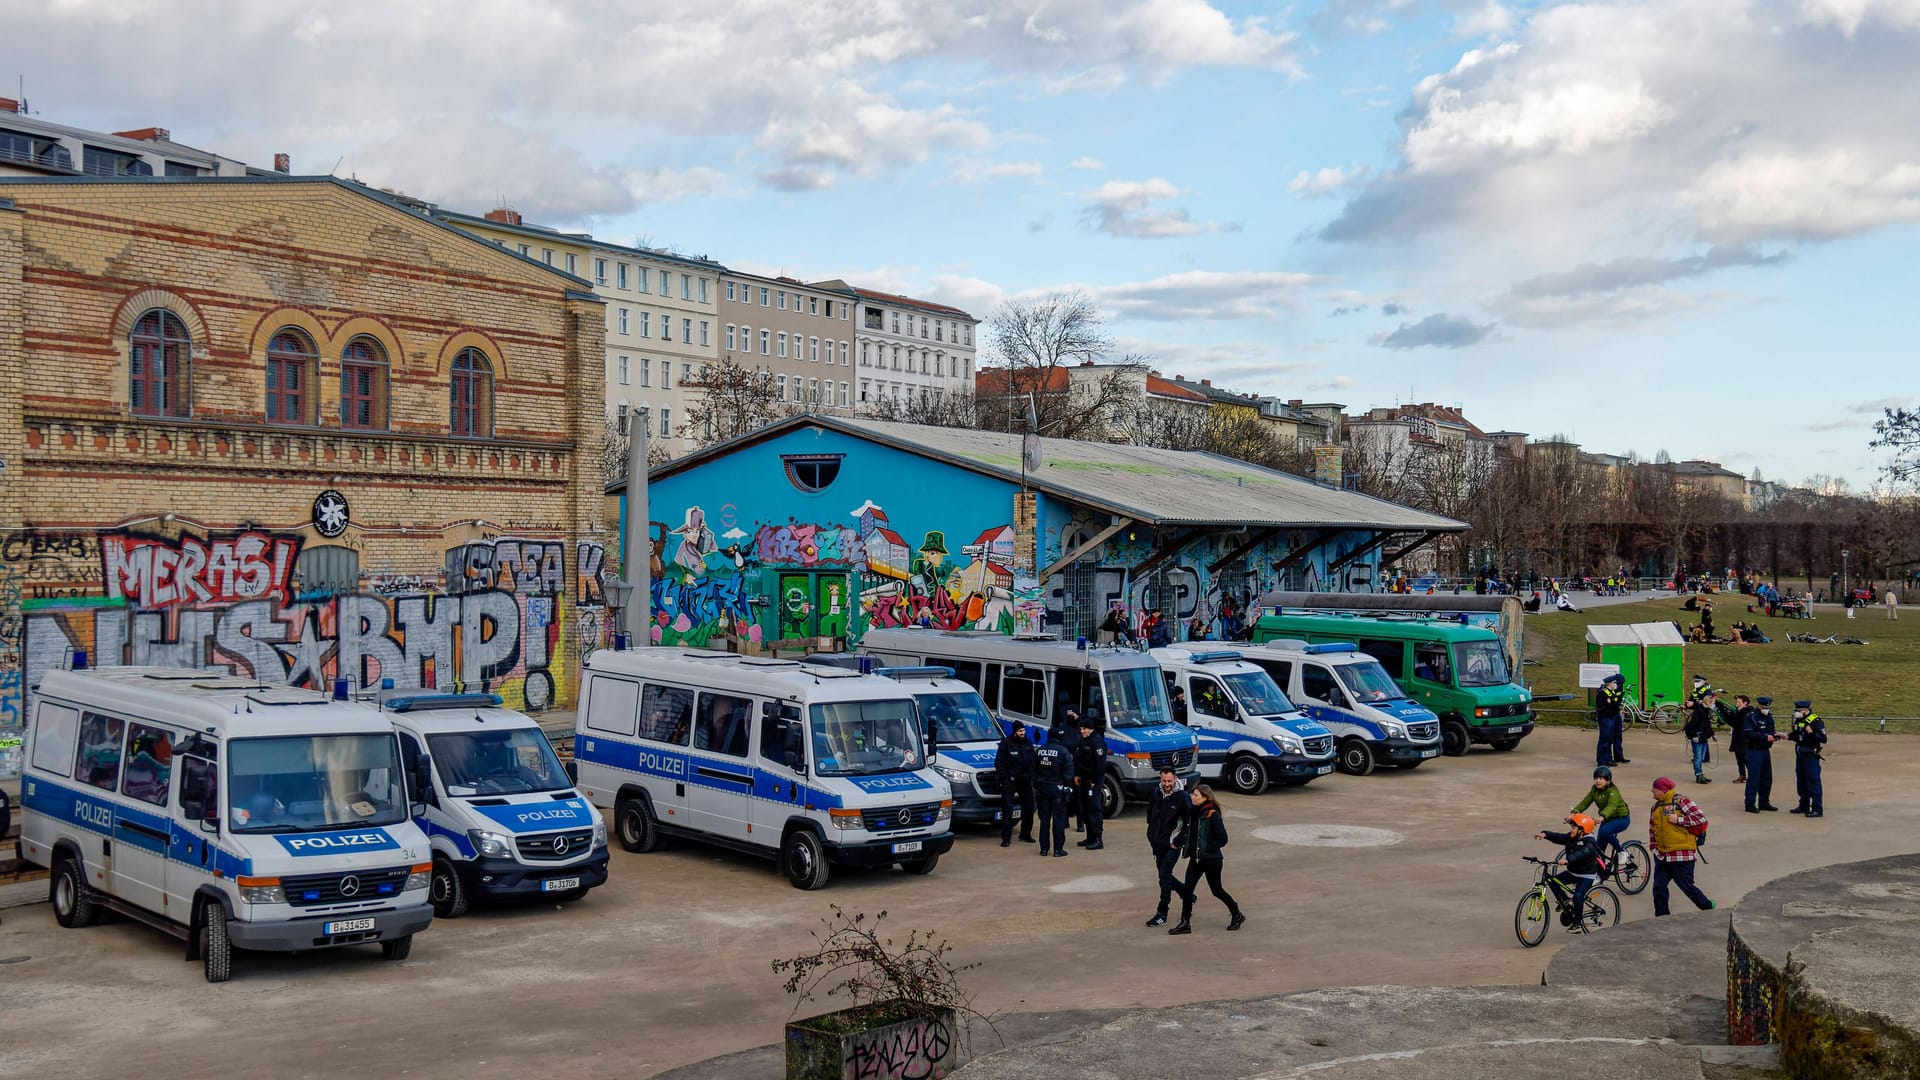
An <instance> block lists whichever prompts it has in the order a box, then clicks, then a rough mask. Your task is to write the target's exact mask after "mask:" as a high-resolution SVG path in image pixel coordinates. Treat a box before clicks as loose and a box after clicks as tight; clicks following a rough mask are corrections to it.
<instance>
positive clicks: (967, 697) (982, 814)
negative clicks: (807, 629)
mask: <svg viewBox="0 0 1920 1080" xmlns="http://www.w3.org/2000/svg"><path fill="white" fill-rule="evenodd" d="M807 662H808V663H810V664H820V663H825V664H831V665H832V666H834V667H842V668H848V669H851V670H855V671H864V672H867V673H869V674H874V675H884V676H886V677H887V678H889V679H892V680H894V681H895V682H898V683H901V684H903V685H904V686H906V688H907V689H908V690H909V691H910V692H912V694H913V700H914V703H915V704H916V705H918V706H919V708H920V732H921V734H922V735H923V736H924V737H925V738H926V739H927V742H928V743H929V744H930V745H931V746H933V747H934V749H935V750H936V751H937V752H936V753H935V754H934V758H933V771H934V772H937V773H939V774H940V775H941V776H943V777H945V778H946V781H947V784H948V786H949V787H950V788H952V790H953V820H955V821H957V822H958V821H973V822H981V821H998V820H1000V784H999V782H998V781H997V780H996V779H995V775H994V768H993V759H994V756H995V755H996V754H997V753H998V752H999V750H1000V737H1001V736H1002V735H1005V734H1006V733H1007V730H1008V729H1007V728H1006V727H1004V726H1002V725H1001V724H999V723H998V722H996V721H995V720H994V718H993V712H992V711H991V710H989V709H988V708H987V703H986V702H985V701H982V700H981V699H980V693H979V691H977V690H975V689H974V688H973V687H972V686H970V685H968V684H967V683H964V682H961V681H960V680H959V679H958V678H957V677H955V675H954V673H953V669H952V668H944V667H938V666H931V667H876V666H874V663H873V657H871V656H857V655H855V654H853V653H833V654H820V653H816V654H814V655H812V656H809V657H807Z"/></svg>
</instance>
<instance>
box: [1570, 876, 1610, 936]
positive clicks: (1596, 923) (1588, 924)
mask: <svg viewBox="0 0 1920 1080" xmlns="http://www.w3.org/2000/svg"><path fill="white" fill-rule="evenodd" d="M1580 924H1581V926H1582V927H1583V928H1584V929H1585V930H1586V932H1587V933H1589V934H1591V933H1593V932H1594V931H1595V930H1603V929H1605V928H1607V927H1609V926H1619V925H1620V898H1619V897H1618V896H1615V895H1614V894H1613V890H1612V889H1609V888H1607V887H1606V886H1605V885H1595V886H1594V887H1593V889H1592V891H1590V892H1588V893H1587V907H1586V910H1584V911H1582V912H1581V913H1580Z"/></svg>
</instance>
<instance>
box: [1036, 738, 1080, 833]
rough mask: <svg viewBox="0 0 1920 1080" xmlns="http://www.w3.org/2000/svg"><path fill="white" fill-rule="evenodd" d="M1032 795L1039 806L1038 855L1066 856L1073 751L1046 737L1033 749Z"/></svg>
mask: <svg viewBox="0 0 1920 1080" xmlns="http://www.w3.org/2000/svg"><path fill="white" fill-rule="evenodd" d="M1033 795H1034V801H1035V802H1037V803H1039V804H1040V815H1039V816H1040V854H1042V855H1053V856H1056V857H1061V858H1064V857H1065V856H1066V854H1067V800H1068V799H1069V798H1071V797H1072V795H1073V752H1072V750H1071V749H1069V748H1068V747H1066V746H1063V745H1061V743H1060V740H1058V739H1055V738H1053V737H1052V736H1051V735H1049V736H1048V738H1047V741H1046V745H1044V746H1036V747H1034V748H1033Z"/></svg>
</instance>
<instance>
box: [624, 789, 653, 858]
mask: <svg viewBox="0 0 1920 1080" xmlns="http://www.w3.org/2000/svg"><path fill="white" fill-rule="evenodd" d="M613 817H614V825H615V829H614V831H615V832H617V833H618V834H619V835H620V846H621V847H623V848H626V849H627V850H628V851H639V852H646V851H652V850H654V849H655V848H658V847H659V846H660V828H659V826H658V825H657V824H656V823H655V822H654V818H653V807H652V806H651V805H649V804H648V802H647V800H645V799H622V800H620V802H619V804H618V805H617V806H616V807H615V808H614V811H613Z"/></svg>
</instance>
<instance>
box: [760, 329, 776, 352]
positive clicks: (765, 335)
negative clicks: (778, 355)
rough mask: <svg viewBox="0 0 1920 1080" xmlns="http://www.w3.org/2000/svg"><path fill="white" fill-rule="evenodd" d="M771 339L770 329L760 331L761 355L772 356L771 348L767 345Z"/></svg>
mask: <svg viewBox="0 0 1920 1080" xmlns="http://www.w3.org/2000/svg"><path fill="white" fill-rule="evenodd" d="M772 340H773V333H772V331H769V330H762V331H760V355H761V356H772V355H773V350H772V349H771V348H769V347H768V345H769V343H770V342H771V341H772Z"/></svg>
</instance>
